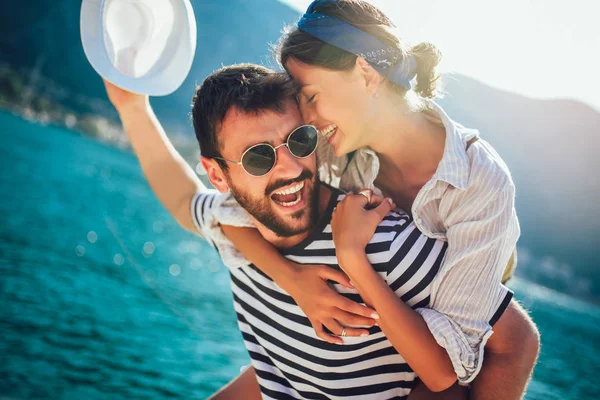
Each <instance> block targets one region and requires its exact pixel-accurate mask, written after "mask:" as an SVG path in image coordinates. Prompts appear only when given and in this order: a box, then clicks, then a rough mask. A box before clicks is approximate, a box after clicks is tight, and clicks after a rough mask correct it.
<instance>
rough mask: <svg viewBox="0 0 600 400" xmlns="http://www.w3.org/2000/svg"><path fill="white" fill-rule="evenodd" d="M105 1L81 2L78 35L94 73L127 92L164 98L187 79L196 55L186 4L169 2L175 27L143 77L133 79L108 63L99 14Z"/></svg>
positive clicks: (191, 18)
mask: <svg viewBox="0 0 600 400" xmlns="http://www.w3.org/2000/svg"><path fill="white" fill-rule="evenodd" d="M105 1H106V0H83V2H82V4H81V15H80V31H81V43H82V45H83V50H84V52H85V55H86V57H87V59H88V61H89V62H90V64H91V65H92V67H93V68H94V70H96V72H97V73H98V74H99V75H100V76H102V77H103V78H104V79H106V80H107V81H109V82H111V83H113V84H115V85H117V86H119V87H121V88H123V89H125V90H128V91H130V92H134V93H140V94H146V95H150V96H166V95H168V94H171V93H173V92H174V91H175V90H177V89H178V88H179V87H180V86H181V84H182V83H183V82H184V80H185V78H186V77H187V75H188V73H189V72H190V69H191V67H192V62H193V61H194V54H195V52H196V19H195V17H194V11H193V9H192V6H191V4H190V2H189V0H174V1H172V4H173V6H174V7H173V10H174V13H175V16H176V21H177V24H178V30H177V34H176V35H172V36H171V37H170V38H169V42H168V44H167V46H166V47H165V51H163V53H162V54H161V55H160V57H159V59H158V61H157V62H156V63H155V64H154V65H153V67H152V68H151V69H150V70H149V71H148V73H146V74H145V75H143V76H141V77H138V78H133V77H131V76H127V75H125V74H123V73H122V72H121V71H119V70H118V69H117V68H116V67H115V66H114V65H113V64H112V62H111V61H110V59H109V56H108V53H107V50H106V44H105V39H104V30H103V29H104V27H103V23H102V13H103V9H104V4H105Z"/></svg>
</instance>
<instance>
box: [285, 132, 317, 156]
mask: <svg viewBox="0 0 600 400" xmlns="http://www.w3.org/2000/svg"><path fill="white" fill-rule="evenodd" d="M318 140H319V133H318V132H317V129H316V128H315V127H314V126H310V125H307V126H301V127H299V128H298V129H296V130H295V131H294V132H292V134H291V135H290V137H289V139H288V147H289V148H290V152H291V153H292V154H293V155H294V156H296V157H298V158H304V157H308V156H310V155H311V154H312V153H313V152H314V151H315V149H316V148H317V142H318Z"/></svg>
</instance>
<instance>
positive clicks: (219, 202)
mask: <svg viewBox="0 0 600 400" xmlns="http://www.w3.org/2000/svg"><path fill="white" fill-rule="evenodd" d="M190 212H191V216H192V221H193V222H194V226H195V227H196V230H195V232H194V233H195V234H197V235H198V236H200V237H202V238H204V239H205V240H206V241H207V242H209V243H210V244H211V245H212V246H213V247H214V248H215V249H216V250H217V251H218V252H219V256H220V257H221V260H222V261H223V264H225V265H226V266H227V267H228V268H232V269H235V268H240V267H243V266H247V265H248V264H250V261H248V260H247V259H246V258H245V257H244V255H243V254H242V253H240V252H239V251H238V250H237V248H236V247H235V246H234V245H233V243H231V241H229V239H228V238H227V236H225V234H223V231H222V230H221V224H224V225H231V226H240V227H254V224H253V222H252V219H251V218H250V215H249V214H248V213H247V212H246V210H244V209H243V208H242V207H241V206H240V205H239V204H238V203H237V201H236V200H235V199H234V198H233V196H232V195H231V193H226V194H221V193H219V192H218V191H216V190H207V191H202V192H199V193H196V194H195V195H194V197H193V198H192V201H191V204H190Z"/></svg>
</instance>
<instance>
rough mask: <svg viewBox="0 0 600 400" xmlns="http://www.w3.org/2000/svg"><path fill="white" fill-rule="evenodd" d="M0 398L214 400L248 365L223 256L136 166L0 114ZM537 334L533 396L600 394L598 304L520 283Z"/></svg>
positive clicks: (109, 151)
mask: <svg viewBox="0 0 600 400" xmlns="http://www.w3.org/2000/svg"><path fill="white" fill-rule="evenodd" d="M0 131H1V132H2V146H0V160H1V161H0V165H1V173H0V204H1V208H0V209H1V215H2V218H1V219H0V276H1V277H0V397H7V398H11V399H33V398H44V399H82V398H85V399H106V398H110V399H133V398H136V399H137V398H140V399H163V398H180V399H190V398H198V399H202V398H206V397H207V396H208V395H209V394H210V393H212V392H214V391H215V390H217V389H218V388H219V387H220V386H222V385H223V384H224V383H226V382H227V381H228V380H230V379H231V378H232V377H234V376H235V375H237V373H238V372H239V369H240V367H242V366H244V365H246V364H248V363H249V358H248V356H247V354H246V351H245V349H244V347H243V344H242V339H241V335H240V334H239V332H238V330H237V325H236V322H235V316H234V313H233V309H232V303H231V295H230V292H229V281H228V275H227V272H226V270H225V267H223V266H222V264H221V263H220V261H219V259H218V257H217V254H216V253H215V252H214V251H213V250H212V249H211V248H210V247H209V246H208V245H207V244H205V243H204V242H202V241H201V240H199V239H198V238H196V237H195V236H194V235H191V234H188V233H186V232H185V231H183V230H182V229H180V228H179V227H178V225H177V224H176V223H175V222H174V221H173V220H172V219H171V217H170V216H169V215H168V214H167V212H166V211H165V210H164V208H163V207H162V206H161V205H160V204H159V203H158V201H157V200H156V199H155V198H154V196H153V194H152V192H151V190H150V188H149V187H148V185H147V184H146V182H145V180H144V178H143V176H142V174H141V171H140V169H139V166H138V164H137V161H136V159H135V157H134V156H133V155H131V154H128V153H124V152H121V151H119V150H116V149H114V148H110V147H106V146H104V145H102V144H99V143H97V142H95V141H93V140H91V139H89V138H87V137H82V136H79V135H77V134H75V133H72V132H69V131H66V130H63V129H58V128H53V127H44V126H40V125H36V124H32V123H29V122H27V121H23V120H22V119H20V118H18V117H14V116H12V115H10V114H8V113H6V112H1V111H0ZM512 287H513V289H514V290H515V291H516V296H517V298H518V299H520V300H521V301H522V302H523V303H524V304H525V306H526V307H527V308H529V309H530V310H531V313H532V315H533V318H534V319H535V321H536V323H537V324H538V326H539V328H540V331H541V333H542V353H541V356H540V361H539V364H538V366H537V368H536V371H535V375H534V380H533V382H532V384H531V385H530V388H529V392H528V396H527V399H597V398H600V385H598V383H596V382H597V378H596V373H597V372H598V370H600V309H598V308H597V307H595V306H592V305H589V304H586V303H582V302H580V301H577V300H575V299H573V298H570V297H566V296H564V295H561V294H559V293H556V292H552V291H549V290H547V289H545V288H542V287H540V286H536V285H534V284H531V283H528V282H525V281H519V280H516V281H515V282H514V283H513V284H512Z"/></svg>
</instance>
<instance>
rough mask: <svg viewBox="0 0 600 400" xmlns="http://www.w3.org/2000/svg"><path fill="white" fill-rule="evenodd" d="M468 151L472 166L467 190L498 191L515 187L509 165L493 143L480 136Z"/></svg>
mask: <svg viewBox="0 0 600 400" xmlns="http://www.w3.org/2000/svg"><path fill="white" fill-rule="evenodd" d="M466 151H467V156H468V158H469V166H470V170H469V184H468V187H467V190H469V191H488V192H489V191H491V192H498V191H504V190H506V189H511V188H512V189H514V182H513V179H512V175H511V173H510V169H509V168H508V165H506V162H504V160H503V159H502V157H501V156H500V154H498V152H497V151H496V150H495V149H494V148H493V147H492V145H491V144H489V143H488V142H487V141H485V140H484V139H481V138H479V139H478V140H477V141H475V142H474V143H472V144H471V145H470V146H469V148H468V150H466Z"/></svg>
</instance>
